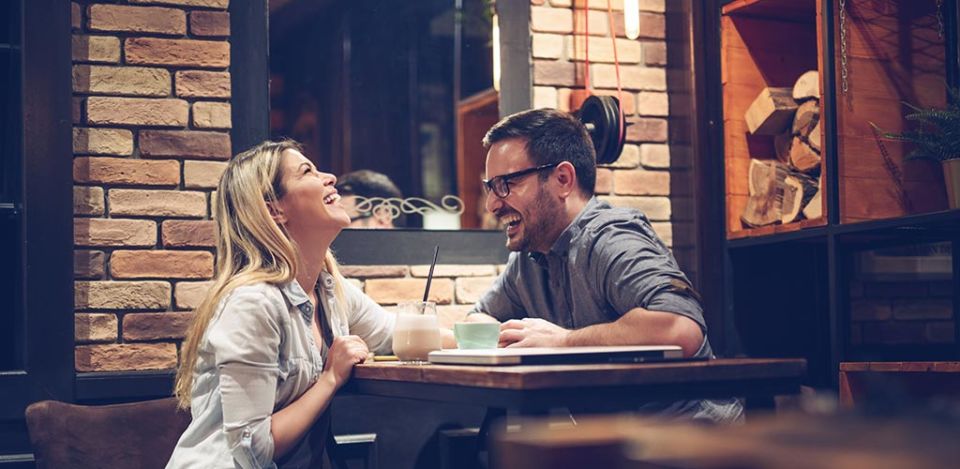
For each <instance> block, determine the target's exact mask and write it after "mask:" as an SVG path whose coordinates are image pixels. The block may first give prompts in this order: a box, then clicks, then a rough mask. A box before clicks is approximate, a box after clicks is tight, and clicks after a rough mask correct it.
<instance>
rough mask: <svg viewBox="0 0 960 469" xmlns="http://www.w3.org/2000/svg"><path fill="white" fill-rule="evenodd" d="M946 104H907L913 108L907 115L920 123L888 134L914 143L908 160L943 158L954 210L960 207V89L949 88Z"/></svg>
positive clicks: (944, 174) (951, 205) (940, 160)
mask: <svg viewBox="0 0 960 469" xmlns="http://www.w3.org/2000/svg"><path fill="white" fill-rule="evenodd" d="M947 92H948V93H949V95H950V96H949V99H948V101H949V102H948V104H947V106H946V107H943V108H938V107H927V108H920V107H917V106H914V105H912V104H910V103H903V105H904V106H906V107H907V108H909V109H910V111H911V112H910V113H908V114H906V115H905V116H904V117H905V118H906V119H907V120H908V121H910V122H913V123H915V124H916V126H915V127H914V128H913V129H909V130H905V131H903V132H901V133H893V132H886V133H884V134H883V136H884V137H886V138H890V139H893V140H898V141H901V142H907V143H911V144H913V145H914V149H913V150H912V151H911V152H910V153H908V154H907V159H916V158H925V159H931V160H936V161H939V162H940V164H941V165H942V167H943V180H944V183H945V185H946V188H947V199H948V204H949V206H950V208H951V209H955V208H960V90H957V89H954V88H951V87H949V86H948V87H947Z"/></svg>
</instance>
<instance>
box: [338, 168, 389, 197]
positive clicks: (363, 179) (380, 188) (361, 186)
mask: <svg viewBox="0 0 960 469" xmlns="http://www.w3.org/2000/svg"><path fill="white" fill-rule="evenodd" d="M337 191H338V192H340V194H341V195H358V196H360V197H383V198H384V199H389V198H391V197H399V198H402V197H403V194H402V193H401V192H400V189H398V188H397V185H396V184H394V183H393V181H391V180H390V178H389V177H387V175H386V174H383V173H378V172H376V171H370V170H369V169H361V170H358V171H353V172H349V173H346V174H344V175H343V176H340V177H339V178H337Z"/></svg>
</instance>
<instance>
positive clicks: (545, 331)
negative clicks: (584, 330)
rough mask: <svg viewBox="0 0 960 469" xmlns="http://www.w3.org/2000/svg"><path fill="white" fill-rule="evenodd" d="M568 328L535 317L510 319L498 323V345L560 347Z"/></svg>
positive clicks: (563, 344)
mask: <svg viewBox="0 0 960 469" xmlns="http://www.w3.org/2000/svg"><path fill="white" fill-rule="evenodd" d="M569 334H570V331H569V330H568V329H564V328H562V327H560V326H558V325H556V324H554V323H552V322H550V321H545V320H543V319H537V318H523V319H520V320H517V319H511V320H509V321H507V322H505V323H503V324H501V325H500V344H499V346H500V347H562V346H565V345H567V335H569Z"/></svg>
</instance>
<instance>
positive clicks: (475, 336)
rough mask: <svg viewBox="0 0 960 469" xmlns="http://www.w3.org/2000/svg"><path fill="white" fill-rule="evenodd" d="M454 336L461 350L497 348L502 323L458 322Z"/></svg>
mask: <svg viewBox="0 0 960 469" xmlns="http://www.w3.org/2000/svg"><path fill="white" fill-rule="evenodd" d="M453 336H454V337H456V339H457V347H459V348H461V349H480V348H497V342H499V341H500V323H496V322H458V323H456V324H454V325H453Z"/></svg>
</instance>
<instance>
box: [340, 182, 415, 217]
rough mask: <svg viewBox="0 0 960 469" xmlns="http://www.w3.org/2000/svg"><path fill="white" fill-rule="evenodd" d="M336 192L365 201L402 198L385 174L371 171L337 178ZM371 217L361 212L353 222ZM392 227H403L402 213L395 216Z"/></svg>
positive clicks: (369, 212) (398, 190) (370, 212)
mask: <svg viewBox="0 0 960 469" xmlns="http://www.w3.org/2000/svg"><path fill="white" fill-rule="evenodd" d="M336 187H337V192H339V193H340V195H342V196H347V195H355V196H357V197H365V198H367V199H369V198H373V197H380V198H383V199H391V198H398V199H402V198H403V193H402V192H400V189H399V188H397V185H396V184H394V183H393V181H391V180H390V178H389V177H387V175H386V174H383V173H378V172H376V171H371V170H369V169H360V170H357V171H352V172H349V173H346V174H344V175H342V176H340V177H339V178H337V185H336ZM371 216H373V212H372V211H368V212H362V213H360V214H358V215H357V216H356V217H354V218H353V220H357V219H362V218H369V217H371ZM393 224H394V226H398V227H400V226H404V225H405V224H406V216H405V215H403V214H402V213H400V214H397V216H396V217H394V219H393Z"/></svg>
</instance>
